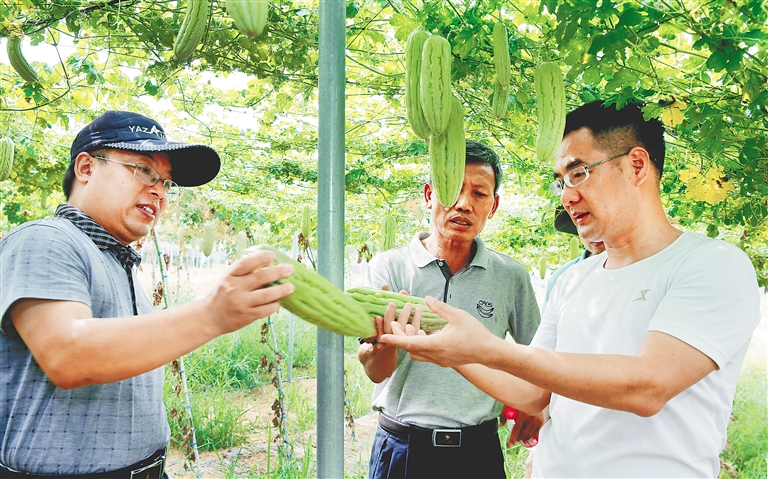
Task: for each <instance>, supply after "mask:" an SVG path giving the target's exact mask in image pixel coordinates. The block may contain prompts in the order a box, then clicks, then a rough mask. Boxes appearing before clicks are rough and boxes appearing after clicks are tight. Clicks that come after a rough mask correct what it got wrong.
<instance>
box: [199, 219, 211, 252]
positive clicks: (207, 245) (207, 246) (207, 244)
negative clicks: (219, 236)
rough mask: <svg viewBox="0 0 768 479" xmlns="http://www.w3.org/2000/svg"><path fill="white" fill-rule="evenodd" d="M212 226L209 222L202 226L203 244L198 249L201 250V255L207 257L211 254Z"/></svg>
mask: <svg viewBox="0 0 768 479" xmlns="http://www.w3.org/2000/svg"><path fill="white" fill-rule="evenodd" d="M213 235H214V226H213V223H212V222H210V221H206V222H205V225H203V243H202V246H201V248H200V249H202V250H203V254H204V255H205V256H206V257H208V256H210V255H211V253H213V243H214V237H213Z"/></svg>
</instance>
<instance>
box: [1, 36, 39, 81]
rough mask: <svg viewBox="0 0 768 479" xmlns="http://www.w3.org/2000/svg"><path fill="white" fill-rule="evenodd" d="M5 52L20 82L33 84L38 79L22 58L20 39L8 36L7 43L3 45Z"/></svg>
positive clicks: (33, 70)
mask: <svg viewBox="0 0 768 479" xmlns="http://www.w3.org/2000/svg"><path fill="white" fill-rule="evenodd" d="M5 48H6V52H7V53H8V61H9V62H10V63H11V66H12V67H13V69H14V70H16V73H18V74H19V76H20V77H21V79H22V80H24V81H25V82H28V83H34V82H36V81H38V80H39V79H40V78H39V77H38V76H37V72H36V71H35V69H34V68H32V66H31V65H30V64H29V62H27V59H26V58H24V53H23V52H22V51H21V37H17V36H16V35H13V34H11V35H9V36H8V43H7V44H6V45H5Z"/></svg>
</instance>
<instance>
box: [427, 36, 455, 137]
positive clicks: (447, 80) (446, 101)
mask: <svg viewBox="0 0 768 479" xmlns="http://www.w3.org/2000/svg"><path fill="white" fill-rule="evenodd" d="M419 82H420V89H419V92H420V93H419V95H420V100H421V108H422V111H423V112H424V119H425V120H426V121H427V125H429V129H430V130H431V132H432V137H435V136H440V135H442V134H443V133H445V130H446V129H447V128H448V120H449V119H450V118H451V96H452V95H451V44H450V43H448V40H446V39H445V38H443V37H441V36H440V35H431V36H430V37H429V38H427V39H426V40H425V41H424V48H423V49H422V52H421V76H420V79H419ZM430 141H431V140H430Z"/></svg>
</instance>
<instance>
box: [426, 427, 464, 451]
mask: <svg viewBox="0 0 768 479" xmlns="http://www.w3.org/2000/svg"><path fill="white" fill-rule="evenodd" d="M432 445H433V446H435V447H461V429H434V430H433V431H432Z"/></svg>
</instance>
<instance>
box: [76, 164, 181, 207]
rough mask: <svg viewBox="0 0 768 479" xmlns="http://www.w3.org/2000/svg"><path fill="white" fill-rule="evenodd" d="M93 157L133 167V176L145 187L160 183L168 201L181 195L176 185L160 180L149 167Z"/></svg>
mask: <svg viewBox="0 0 768 479" xmlns="http://www.w3.org/2000/svg"><path fill="white" fill-rule="evenodd" d="M91 156H93V155H91ZM93 157H94V158H98V159H100V160H104V161H111V162H112V163H120V164H121V165H125V166H131V167H133V176H134V177H135V178H136V179H137V180H139V181H140V182H142V183H144V184H145V185H147V186H155V184H156V183H157V182H158V181H162V182H163V187H165V197H166V199H167V200H168V201H172V200H175V199H176V198H178V197H179V194H180V193H181V190H180V188H179V185H177V184H176V183H174V182H173V181H171V180H166V179H163V178H161V177H160V174H159V173H158V172H157V170H156V169H154V168H152V167H151V166H148V165H138V164H136V163H127V162H125V161H117V160H111V159H109V158H104V157H103V156H93Z"/></svg>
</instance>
